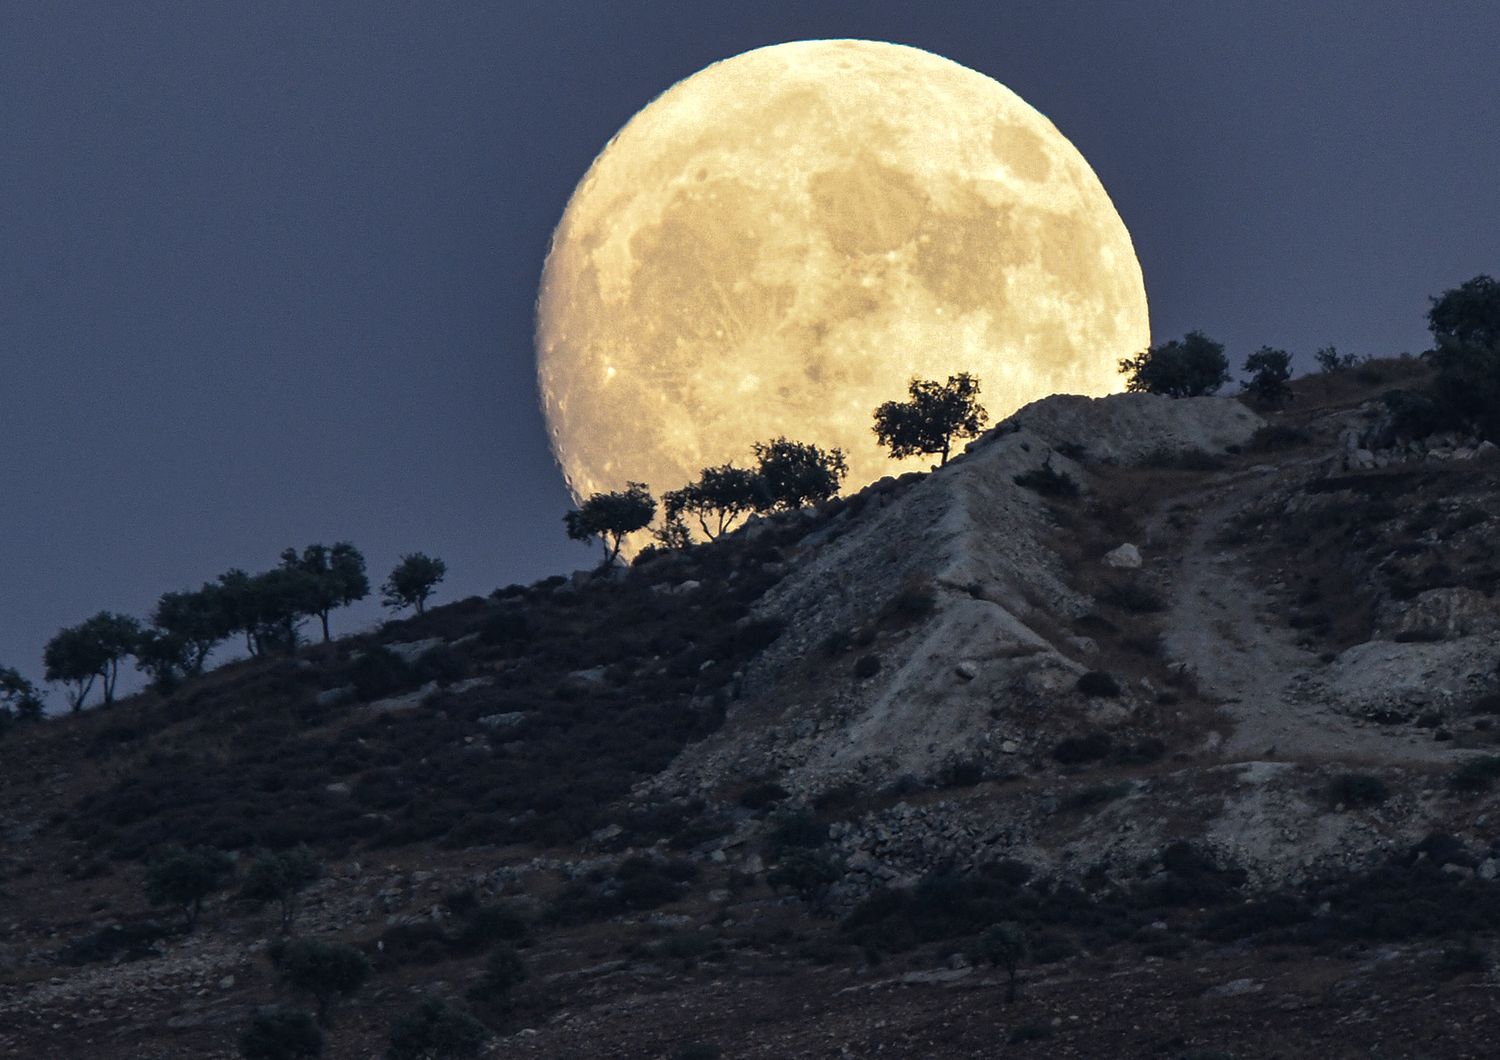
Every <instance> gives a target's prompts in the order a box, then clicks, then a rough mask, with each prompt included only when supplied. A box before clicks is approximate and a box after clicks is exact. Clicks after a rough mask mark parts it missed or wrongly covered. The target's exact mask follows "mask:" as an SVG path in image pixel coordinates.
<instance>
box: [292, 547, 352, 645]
mask: <svg viewBox="0 0 1500 1060" xmlns="http://www.w3.org/2000/svg"><path fill="white" fill-rule="evenodd" d="M281 565H282V567H284V568H286V569H288V570H295V571H301V572H302V573H304V574H306V575H307V576H309V577H310V578H311V579H312V584H311V586H310V588H309V590H308V599H307V605H308V606H309V607H311V608H312V611H310V612H309V614H311V615H314V616H316V617H317V618H318V620H319V621H320V622H322V624H323V642H324V643H325V644H326V643H327V642H328V641H329V640H330V639H331V638H330V637H329V633H328V613H329V612H330V611H332V610H333V609H334V608H336V607H346V606H348V605H349V604H352V603H354V602H356V601H358V600H363V599H364V598H365V597H367V596H369V595H370V579H369V578H368V577H367V576H366V575H365V557H364V555H363V554H361V552H360V551H359V549H357V548H355V547H354V546H353V545H351V544H350V543H349V542H347V541H340V542H338V543H337V544H336V545H334V546H333V547H332V548H329V547H328V546H327V545H308V546H307V547H306V548H304V549H303V550H302V554H301V555H300V556H299V555H298V554H297V550H296V549H292V548H289V549H287V550H285V551H284V552H282V554H281Z"/></svg>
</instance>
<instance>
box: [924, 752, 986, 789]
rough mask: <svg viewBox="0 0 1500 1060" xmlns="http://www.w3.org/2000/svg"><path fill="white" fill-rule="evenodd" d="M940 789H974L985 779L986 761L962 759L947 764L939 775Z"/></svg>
mask: <svg viewBox="0 0 1500 1060" xmlns="http://www.w3.org/2000/svg"><path fill="white" fill-rule="evenodd" d="M936 779H937V785H936V786H937V787H939V788H972V787H973V786H974V785H975V784H978V783H979V782H980V781H982V780H983V779H984V759H982V758H962V759H958V760H956V761H952V762H947V763H945V764H944V765H943V767H942V768H941V769H939V770H938V774H937V778H936Z"/></svg>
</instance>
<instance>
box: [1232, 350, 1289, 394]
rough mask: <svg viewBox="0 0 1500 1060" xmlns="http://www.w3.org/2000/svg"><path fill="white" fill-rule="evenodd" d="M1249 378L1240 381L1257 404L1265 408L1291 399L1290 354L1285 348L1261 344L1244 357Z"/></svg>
mask: <svg viewBox="0 0 1500 1060" xmlns="http://www.w3.org/2000/svg"><path fill="white" fill-rule="evenodd" d="M1245 371H1246V372H1247V373H1249V375H1250V378H1249V379H1247V380H1245V381H1244V382H1242V383H1240V388H1241V389H1243V390H1244V391H1245V392H1246V393H1248V394H1249V395H1250V397H1251V398H1252V399H1253V400H1254V401H1255V403H1256V404H1257V405H1262V406H1265V407H1267V408H1270V407H1274V406H1277V405H1282V404H1285V403H1286V402H1287V401H1289V400H1290V399H1291V396H1292V388H1291V387H1290V386H1288V385H1287V381H1288V380H1289V379H1291V378H1292V355H1291V354H1290V353H1287V352H1286V351H1285V350H1277V349H1273V348H1271V347H1270V346H1262V347H1261V348H1260V349H1258V350H1256V351H1255V352H1254V353H1252V354H1251V355H1250V356H1248V357H1246V358H1245Z"/></svg>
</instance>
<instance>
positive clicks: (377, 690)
mask: <svg viewBox="0 0 1500 1060" xmlns="http://www.w3.org/2000/svg"><path fill="white" fill-rule="evenodd" d="M349 683H350V684H352V685H353V686H354V694H355V695H356V696H357V697H358V698H359V699H360V700H363V701H369V700H372V699H380V698H382V697H384V696H389V695H393V694H394V693H396V692H399V691H401V690H402V689H403V688H407V687H409V686H410V685H413V684H416V680H415V678H414V676H413V674H412V672H411V667H409V666H408V665H407V664H406V661H405V660H404V659H402V658H401V656H399V655H397V654H396V653H395V652H393V651H391V649H389V648H387V647H386V646H385V645H383V644H376V645H373V646H371V647H369V648H366V649H365V650H364V651H363V652H362V653H361V654H360V656H359V658H357V659H355V660H354V662H353V663H351V664H350V666H349Z"/></svg>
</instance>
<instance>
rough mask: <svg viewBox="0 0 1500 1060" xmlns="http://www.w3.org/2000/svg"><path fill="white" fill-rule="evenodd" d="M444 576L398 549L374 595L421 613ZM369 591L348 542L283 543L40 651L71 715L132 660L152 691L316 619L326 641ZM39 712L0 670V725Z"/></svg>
mask: <svg viewBox="0 0 1500 1060" xmlns="http://www.w3.org/2000/svg"><path fill="white" fill-rule="evenodd" d="M446 574H447V567H446V565H445V564H444V563H443V561H442V560H440V559H435V558H433V557H431V556H427V555H424V554H423V553H420V552H414V553H410V554H407V555H403V556H402V557H401V559H400V562H398V563H397V564H396V566H395V567H394V568H393V569H392V570H391V572H390V575H389V576H388V577H387V578H386V580H385V582H384V583H383V584H382V585H381V587H380V591H381V602H382V603H383V604H384V605H385V606H387V607H389V608H390V609H392V610H393V611H400V610H402V609H405V608H413V609H415V610H416V612H417V613H418V614H421V613H422V612H423V611H424V610H425V608H426V605H427V601H428V600H429V599H430V598H431V596H432V594H433V592H434V590H435V589H436V587H437V585H438V583H440V582H441V581H442V580H443V578H444V576H445V575H446ZM369 595H370V580H369V577H368V575H367V574H366V571H365V557H364V555H363V554H362V553H361V552H360V551H359V549H357V548H355V547H354V546H353V545H352V544H350V543H349V542H347V541H341V542H338V543H337V544H335V545H333V546H331V547H330V546H327V545H321V544H315V545H308V546H307V547H306V548H304V549H303V550H302V551H301V552H298V551H297V550H296V549H294V548H288V549H286V550H285V551H283V552H282V554H281V562H280V563H279V564H278V565H277V566H275V567H272V568H271V569H269V570H265V571H261V572H259V573H255V574H251V573H248V572H246V571H244V570H241V569H239V568H234V569H232V570H228V571H225V572H224V573H223V574H220V575H219V576H218V577H217V578H216V579H214V580H213V581H209V582H204V583H203V585H201V586H200V587H199V588H197V589H184V590H181V591H177V592H168V593H163V594H162V595H161V597H160V598H159V599H158V600H157V602H156V606H155V607H153V608H152V609H151V613H150V615H149V616H148V618H147V621H146V622H144V623H143V622H141V621H140V620H139V619H136V618H134V617H132V616H130V615H123V614H118V613H116V612H112V611H100V612H99V613H98V614H96V615H93V616H92V617H90V618H87V619H85V620H84V621H82V622H80V623H79V624H78V625H76V626H68V627H65V628H63V629H60V630H58V631H57V633H56V635H54V636H53V637H52V639H51V640H49V641H48V642H47V645H46V647H45V648H44V649H43V652H42V664H43V666H44V667H45V673H46V679H47V680H48V681H49V682H52V683H54V684H57V685H59V686H60V687H61V688H62V690H63V693H64V696H65V697H66V699H67V703H68V706H69V708H70V709H71V710H72V711H73V712H74V713H77V712H78V711H80V710H82V709H83V705H84V703H85V701H86V700H87V699H88V698H89V696H90V695H91V694H92V693H93V692H94V690H95V689H96V688H97V689H98V690H99V698H100V702H101V703H102V705H104V706H108V705H110V704H111V703H113V702H114V699H115V689H116V685H117V683H118V681H119V676H120V668H121V666H122V665H123V664H124V663H125V662H126V661H127V660H129V659H132V658H133V659H134V660H135V666H136V669H137V670H139V671H141V672H142V673H146V674H149V675H150V677H151V681H152V684H153V686H154V687H155V688H156V689H158V690H159V691H163V692H165V691H170V690H171V689H172V688H174V687H176V686H177V685H178V684H179V683H180V682H181V681H182V680H184V679H185V678H188V677H194V676H196V675H198V674H201V673H202V672H203V670H204V667H205V665H206V664H207V662H208V658H209V656H210V655H211V654H212V653H213V651H214V649H215V648H217V647H218V646H219V645H221V644H223V643H224V642H225V641H228V640H231V639H235V638H242V640H243V644H244V647H245V651H246V652H247V653H249V654H250V655H251V656H261V655H269V654H278V653H279V654H287V653H291V652H293V651H295V650H296V648H297V646H298V645H299V644H300V643H302V627H303V625H304V624H305V623H307V622H309V621H311V620H313V619H316V620H317V622H318V625H319V628H320V629H321V631H322V635H323V637H322V639H323V640H324V641H325V642H327V641H328V640H330V639H331V638H332V634H331V631H330V628H329V616H330V615H331V614H332V613H333V612H334V611H335V610H337V609H338V608H340V607H347V606H348V605H350V604H353V603H356V602H358V601H360V600H363V599H365V598H366V597H368V596H369ZM43 711H44V702H43V698H42V695H41V693H40V692H39V691H38V690H37V688H36V687H35V686H34V685H33V684H32V683H31V682H30V681H28V680H26V678H24V677H23V676H22V675H21V674H20V673H19V672H18V671H16V670H14V669H10V668H8V667H0V730H3V729H4V728H6V727H7V726H9V725H10V724H13V723H14V722H16V721H27V720H35V719H37V718H40V717H41V716H42V714H43Z"/></svg>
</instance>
